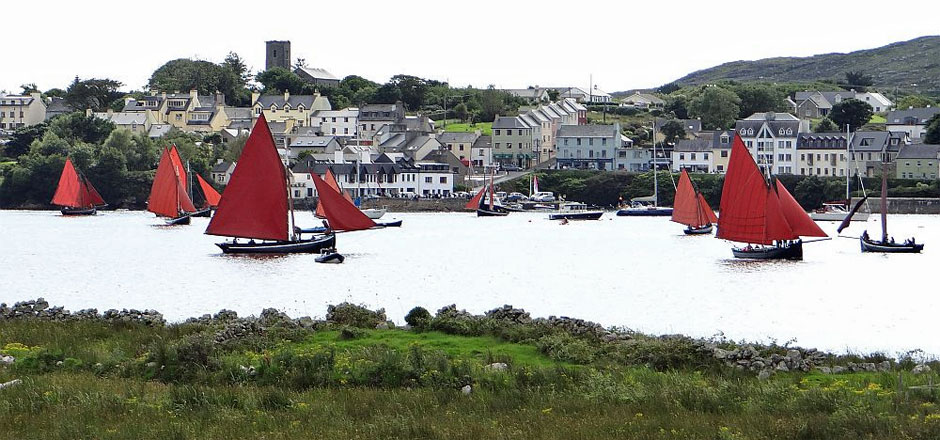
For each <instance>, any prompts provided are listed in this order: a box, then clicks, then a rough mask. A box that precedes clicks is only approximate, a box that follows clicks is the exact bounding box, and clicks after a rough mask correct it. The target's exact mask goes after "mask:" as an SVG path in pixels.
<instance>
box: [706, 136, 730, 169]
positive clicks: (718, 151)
mask: <svg viewBox="0 0 940 440" xmlns="http://www.w3.org/2000/svg"><path fill="white" fill-rule="evenodd" d="M711 141H712V161H711V164H710V166H711V168H710V169H709V170H708V172H709V173H715V174H724V173H726V172H728V161H729V160H730V159H731V142H732V141H734V131H719V132H715V133H714V134H713V135H712V139H711Z"/></svg>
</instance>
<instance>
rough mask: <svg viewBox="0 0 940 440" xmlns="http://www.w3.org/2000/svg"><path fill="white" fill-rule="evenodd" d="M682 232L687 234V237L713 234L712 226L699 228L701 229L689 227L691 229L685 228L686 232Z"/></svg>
mask: <svg viewBox="0 0 940 440" xmlns="http://www.w3.org/2000/svg"><path fill="white" fill-rule="evenodd" d="M682 232H685V234H686V235H705V234H711V233H712V225H705V226H699V227H692V226H689V227H687V228H685V230H684V231H682Z"/></svg>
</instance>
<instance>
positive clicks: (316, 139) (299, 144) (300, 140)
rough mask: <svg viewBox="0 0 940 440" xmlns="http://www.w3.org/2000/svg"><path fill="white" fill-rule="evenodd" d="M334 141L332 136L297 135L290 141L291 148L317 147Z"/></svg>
mask: <svg viewBox="0 0 940 440" xmlns="http://www.w3.org/2000/svg"><path fill="white" fill-rule="evenodd" d="M333 142H335V138H334V137H333V136H297V137H296V138H294V140H293V142H291V143H290V147H291V148H319V147H324V148H325V147H326V146H327V145H329V144H331V143H333Z"/></svg>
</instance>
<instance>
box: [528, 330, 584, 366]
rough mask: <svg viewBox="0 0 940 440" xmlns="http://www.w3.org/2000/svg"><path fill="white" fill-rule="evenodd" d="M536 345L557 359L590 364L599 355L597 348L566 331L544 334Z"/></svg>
mask: <svg viewBox="0 0 940 440" xmlns="http://www.w3.org/2000/svg"><path fill="white" fill-rule="evenodd" d="M535 345H536V347H538V349H539V351H541V352H542V353H545V354H546V355H548V357H550V358H552V359H554V360H556V361H562V362H571V363H574V364H590V363H591V362H594V359H595V357H596V356H597V349H595V348H594V347H591V346H590V345H589V344H588V343H587V342H586V341H584V340H582V339H577V338H574V337H573V336H571V335H569V334H566V333H557V334H552V335H546V336H542V337H541V338H539V339H538V340H537V341H536V343H535Z"/></svg>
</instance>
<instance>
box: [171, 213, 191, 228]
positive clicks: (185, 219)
mask: <svg viewBox="0 0 940 440" xmlns="http://www.w3.org/2000/svg"><path fill="white" fill-rule="evenodd" d="M190 223H192V215H190V214H186V215H181V216H179V217H176V218H171V219H168V220H166V225H167V226H177V225H188V224H190Z"/></svg>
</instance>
